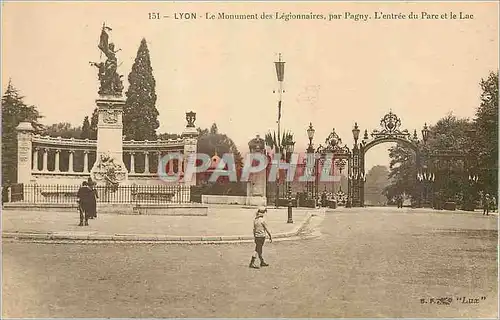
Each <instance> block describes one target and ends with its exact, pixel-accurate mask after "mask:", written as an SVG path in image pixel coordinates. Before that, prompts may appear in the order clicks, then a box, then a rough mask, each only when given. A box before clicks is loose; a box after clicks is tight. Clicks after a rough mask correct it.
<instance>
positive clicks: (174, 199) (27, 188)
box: [11, 184, 192, 204]
mask: <svg viewBox="0 0 500 320" xmlns="http://www.w3.org/2000/svg"><path fill="white" fill-rule="evenodd" d="M79 188H80V186H79V185H54V184H52V185H39V184H24V185H22V191H21V194H22V197H15V198H14V197H12V199H11V201H12V202H23V203H54V204H75V203H76V201H77V192H78V189H79ZM95 189H96V191H97V196H98V198H97V203H116V204H134V203H140V204H168V203H190V202H192V201H191V192H190V187H189V186H185V185H123V186H118V187H116V188H110V187H107V186H95Z"/></svg>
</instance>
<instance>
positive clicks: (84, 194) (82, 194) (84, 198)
mask: <svg viewBox="0 0 500 320" xmlns="http://www.w3.org/2000/svg"><path fill="white" fill-rule="evenodd" d="M76 196H77V198H78V211H79V212H80V224H79V226H80V227H81V226H83V222H84V220H85V225H86V226H88V225H89V203H90V201H91V196H93V194H92V190H90V188H89V187H88V183H87V181H83V183H82V186H81V187H80V189H78V192H77V194H76Z"/></svg>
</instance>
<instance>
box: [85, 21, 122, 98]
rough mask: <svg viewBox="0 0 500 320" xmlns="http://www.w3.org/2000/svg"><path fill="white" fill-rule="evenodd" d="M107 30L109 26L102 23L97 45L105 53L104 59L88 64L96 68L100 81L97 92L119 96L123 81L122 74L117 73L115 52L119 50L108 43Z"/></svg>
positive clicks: (109, 29)
mask: <svg viewBox="0 0 500 320" xmlns="http://www.w3.org/2000/svg"><path fill="white" fill-rule="evenodd" d="M108 31H111V28H110V27H107V26H105V25H104V24H103V25H102V31H101V37H100V40H99V45H98V46H97V47H98V48H99V49H100V50H101V52H102V53H104V54H105V55H106V58H107V59H106V61H105V62H90V65H92V66H95V67H97V69H98V76H99V81H100V82H101V86H100V88H99V94H100V95H113V96H121V95H122V91H123V83H122V79H121V78H122V76H121V75H119V74H118V73H117V68H118V60H117V58H116V53H117V52H118V51H120V50H116V51H115V45H114V44H113V43H109V35H108Z"/></svg>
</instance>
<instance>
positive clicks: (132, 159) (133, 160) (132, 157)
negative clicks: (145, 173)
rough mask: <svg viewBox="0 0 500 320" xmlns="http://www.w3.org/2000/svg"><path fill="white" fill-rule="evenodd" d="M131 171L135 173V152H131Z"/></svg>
mask: <svg viewBox="0 0 500 320" xmlns="http://www.w3.org/2000/svg"><path fill="white" fill-rule="evenodd" d="M130 173H135V152H130Z"/></svg>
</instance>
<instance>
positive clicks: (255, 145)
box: [247, 135, 267, 199]
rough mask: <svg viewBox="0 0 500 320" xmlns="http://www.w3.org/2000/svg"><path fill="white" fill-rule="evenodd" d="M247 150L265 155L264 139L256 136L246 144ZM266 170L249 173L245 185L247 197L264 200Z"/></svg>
mask: <svg viewBox="0 0 500 320" xmlns="http://www.w3.org/2000/svg"><path fill="white" fill-rule="evenodd" d="M248 148H249V149H250V152H251V153H262V154H264V155H265V154H266V150H265V143H264V139H262V138H261V137H260V136H258V135H257V136H256V137H255V138H253V139H252V140H250V142H249V143H248ZM266 174H267V173H266V170H265V169H263V170H262V171H260V172H256V173H251V174H250V177H249V179H248V183H247V197H248V198H250V197H264V199H265V198H266V185H267V179H266Z"/></svg>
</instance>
